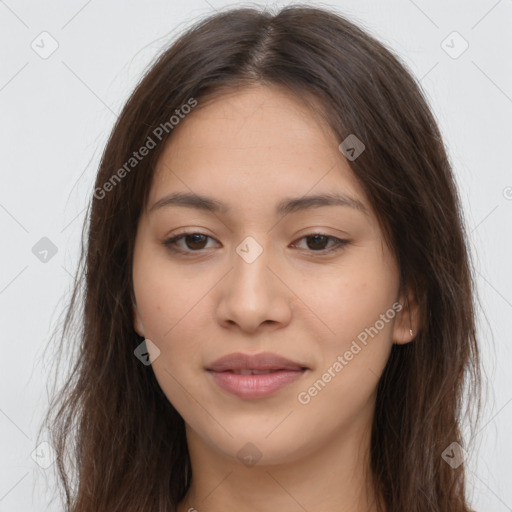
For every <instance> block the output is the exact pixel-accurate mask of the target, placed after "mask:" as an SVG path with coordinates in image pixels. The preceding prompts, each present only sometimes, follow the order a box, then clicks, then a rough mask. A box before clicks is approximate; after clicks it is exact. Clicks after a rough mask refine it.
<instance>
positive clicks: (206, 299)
mask: <svg viewBox="0 0 512 512" xmlns="http://www.w3.org/2000/svg"><path fill="white" fill-rule="evenodd" d="M88 228H89V231H88V238H87V247H86V250H85V253H84V254H83V255H82V256H83V258H82V259H81V262H82V263H84V265H81V266H80V272H81V273H80V277H82V278H83V283H84V306H83V311H80V312H79V315H80V317H81V318H82V319H83V320H82V321H83V324H82V329H81V333H80V341H79V343H80V345H79V354H78V355H77V359H76V364H75V367H74V368H73V371H72V373H71V375H70V376H69V380H68V382H67V384H66V385H65V386H64V388H63V389H62V391H61V393H60V394H59V395H58V396H57V397H56V399H55V402H54V403H52V406H51V409H50V411H49V413H48V417H47V423H48V425H49V428H50V429H51V430H52V433H53V441H54V445H55V449H56V450H57V453H58V455H59V459H58V468H59V475H60V478H61V480H62V484H63V487H64V490H65V492H66V507H67V510H68V511H70V512H71V511H72V512H81V511H91V510H98V511H100V510H105V511H107V510H108V511H109V512H114V511H123V512H127V511H131V510H133V511H138V512H141V511H146V510H147V511H156V510H159V511H178V512H185V511H193V510H197V511H199V512H203V511H205V512H206V511H210V512H214V511H219V510H234V509H235V508H236V509H243V510H246V511H256V510H258V511H260V510H276V509H278V508H280V509H282V510H287V511H295V510H297V511H299V510H308V511H315V512H322V511H326V510H343V511H349V510H350V511H387V512H402V511H403V512H405V511H408V512H410V511H412V510H414V511H425V512H426V511H439V512H441V511H442V512H448V511H450V512H463V511H464V512H467V511H470V510H471V509H470V506H469V504H468V503H467V498H466V487H465V464H464V456H465V453H466V451H467V447H464V445H465V443H464V440H463V439H462V435H461V427H462V423H461V422H462V419H463V417H464V415H463V413H464V405H465V404H464V400H463V395H462V392H463V389H464V387H465V386H467V389H468V390H469V391H470V393H469V394H468V398H469V400H468V404H467V407H468V409H470V408H471V406H472V405H478V391H479V381H480V373H479V371H480V370H479V355H478V345H477V340H476V333H475V312H474V290H473V277H472V271H471V266H470V257H469V252H468V246H467V241H466V235H465V231H464V224H463V217H462V211H461V206H460V202H459V198H458V194H457V190H456V187H455V184H454V179H453V175H452V171H451V167H450V164H449V161H448V159H447V155H446V151H445V148H444V145H443V142H442V139H441V136H440V133H439V130H438V128H437V125H436V122H435V120H434V118H433V116H432V114H431V112H430V110H429V108H428V106H427V103H426V101H425V99H424V98H423V96H422V94H421V92H420V90H419V87H418V85H417V83H416V82H415V81H414V79H413V78H412V77H411V75H410V74H409V73H408V71H407V70H406V68H405V66H404V65H403V64H402V63H401V62H400V60H399V59H398V58H397V57H396V56H394V55H393V54H392V53H391V52H390V51H389V50H388V49H386V48H385V47H384V46H383V45H382V44H381V43H379V42H378V41H376V40H375V39H374V38H372V37H371V36H369V35H368V34H367V33H365V32H363V31H362V30H361V29H360V28H358V27H357V26H355V25H354V24H352V23H351V22H349V21H348V20H346V19H345V18H343V17H341V16H340V15H337V14H335V13H333V12H330V11H327V10H324V9H318V8H311V7H303V6H289V7H286V8H284V9H283V10H281V11H280V12H279V13H277V14H275V15H271V14H269V13H268V12H260V11H258V10H255V9H249V8H239V9H233V10H230V11H226V12H222V13H218V14H215V15H213V16H211V17H209V18H208V19H206V20H204V21H202V22H200V23H198V24H197V25H195V26H194V27H192V28H191V29H189V30H188V31H187V33H185V34H184V35H182V36H181V37H180V38H179V39H178V40H177V41H176V42H175V43H174V44H173V45H172V46H171V47H170V48H169V49H168V50H166V51H165V52H164V53H163V54H162V55H161V56H160V57H159V58H158V60H157V61H156V62H155V63H154V65H153V66H152V67H151V69H150V70H149V71H148V72H147V73H146V75H145V76H144V78H143V79H142V81H141V82H140V84H139V85H138V86H137V88H136V89H135V91H134V92H133V94H132V96H131V97H130V98H129V100H128V102H127V104H126V105H125V107H124V109H123V111H122V113H121V115H120V116H119V119H118V121H117V123H116V126H115V127H114V129H113V132H112V134H111V137H110V140H109V141H108V144H107V147H106V149H105V152H104V154H103V158H102V161H101V165H100V168H99V171H98V175H97V180H96V184H95V189H94V192H93V198H92V204H91V212H90V219H89V225H88ZM81 281H82V280H81V279H78V280H77V288H76V289H75V292H74V296H73V300H72V302H71V305H70V309H69V314H68V317H67V321H66V328H65V330H64V336H63V338H64V337H65V335H66V334H67V333H69V332H71V328H70V325H71V323H72V322H71V319H72V317H73V313H74V312H76V308H77V305H76V299H77V298H78V293H79V291H80V288H79V287H80V282H81ZM71 444H73V446H74V451H73V452H72V453H71V455H70V457H71V459H72V463H73V464H74V465H75V468H76V471H75V472H74V473H70V469H69V468H68V467H67V466H66V463H65V459H64V454H65V453H66V454H67V453H68V451H67V450H69V447H70V445H71ZM68 456H69V455H68Z"/></svg>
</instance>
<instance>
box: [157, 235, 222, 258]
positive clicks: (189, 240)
mask: <svg viewBox="0 0 512 512" xmlns="http://www.w3.org/2000/svg"><path fill="white" fill-rule="evenodd" d="M208 239H211V240H213V238H212V237H210V236H208V235H204V234H203V233H181V234H180V235H177V236H174V237H172V238H169V239H168V240H166V241H165V242H163V244H164V245H165V246H166V247H167V248H168V249H169V250H171V251H173V252H180V253H185V254H186V253H194V252H200V251H202V250H203V249H205V248H206V245H207V242H208ZM180 242H184V244H183V243H180Z"/></svg>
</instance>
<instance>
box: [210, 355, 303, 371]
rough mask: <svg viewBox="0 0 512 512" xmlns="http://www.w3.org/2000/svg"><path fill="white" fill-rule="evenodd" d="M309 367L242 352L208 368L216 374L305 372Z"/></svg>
mask: <svg viewBox="0 0 512 512" xmlns="http://www.w3.org/2000/svg"><path fill="white" fill-rule="evenodd" d="M306 368H307V367H306V366H305V365H303V364H300V363H296V362H294V361H291V360H290V359H286V358H285V357H282V356H279V355H277V354H273V353H271V352H262V353H260V354H243V353H240V352H237V353H233V354H228V355H226V356H223V357H221V358H219V359H217V360H215V361H214V362H213V363H211V364H210V365H208V366H207V367H206V369H207V370H211V371H214V372H225V371H229V370H232V371H237V370H295V371H297V370H304V369H306Z"/></svg>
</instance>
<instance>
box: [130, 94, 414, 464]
mask: <svg viewBox="0 0 512 512" xmlns="http://www.w3.org/2000/svg"><path fill="white" fill-rule="evenodd" d="M340 142H341V141H339V140H337V138H336V137H335V136H334V135H333V134H332V132H330V131H329V130H328V128H327V126H326V125H325V124H323V123H322V121H321V120H320V119H319V118H318V116H317V115H316V114H315V112H314V111H311V110H308V109H307V108H306V107H304V106H303V105H302V104H301V103H299V102H298V101H297V100H296V99H294V98H293V97H292V96H290V95H288V94H287V93H286V92H284V91H282V90H280V89H276V88H267V87H263V86H255V87H251V88H247V89H243V90H239V91H237V92H233V93H230V94H229V95H223V96H220V97H219V98H217V99H216V100H214V101H211V102H209V103H207V104H205V105H201V102H199V105H198V107H197V108H196V109H195V110H194V111H193V113H191V114H190V115H189V116H188V117H187V118H185V119H184V120H182V121H181V124H180V125H179V126H178V127H177V128H175V130H174V132H173V135H172V138H171V139H170V141H169V142H168V144H167V146H166V149H165V151H164V153H163V154H162V156H161V157H160V159H159V162H158V165H157V169H156V173H155V177H154V181H153V183H152V188H151V191H150V194H149V200H148V208H147V209H146V211H145V212H143V214H142V216H141V219H140V223H139V226H138V231H137V237H136V243H135V251H134V262H133V285H134V293H135V301H136V306H135V308H134V328H135V330H136V331H137V332H138V333H139V334H140V335H141V336H144V337H145V338H146V339H148V340H151V343H149V342H148V346H149V348H150V353H151V355H152V358H154V360H153V362H152V369H153V371H154V373H155V376H156V378H157V380H158V382H159V384H160V386H161V388H162V390H163V391H164V393H165V395H166V396H167V397H168V399H169V401H170V402H171V403H172V404H173V405H174V407H175V408H176V409H177V411H178V412H179V413H180V414H181V416H182V417H183V419H184V420H185V423H186V428H187V437H188V439H189V441H190V439H192V438H195V439H198V440H200V442H201V443H203V444H204V445H205V446H208V447H209V448H210V449H211V450H212V451H215V452H216V453H218V454H219V455H222V456H225V457H238V458H240V456H241V454H242V455H243V454H244V450H246V451H247V450H249V451H251V450H253V451H254V454H253V455H255V456H257V457H258V458H261V462H260V463H263V462H265V463H268V464H277V463H282V462H286V461H288V462H291V461H293V460H294V459H297V458H298V457H300V456H303V455H305V454H307V453H314V452H315V451H317V450H319V449H320V448H321V447H322V445H326V444H329V443H332V442H335V441H336V439H347V438H350V435H352V434H351V433H353V432H355V431H356V430H357V429H359V430H360V429H361V428H368V427H369V425H370V423H371V417H372V414H373V409H374V406H375V393H376V386H377V382H378V378H379V376H380V375H381V373H382V371H383V369H384V366H385V364H386V361H387V359H388V356H389V353H390V350H391V346H392V343H393V341H394V342H395V343H406V342H408V341H410V339H411V338H412V336H410V334H409V328H410V327H411V325H410V323H409V313H408V312H407V314H406V315H405V314H404V313H405V297H401V296H400V295H399V269H398V267H397V264H396V261H395V259H394V257H393V256H392V254H391V252H390V250H389V249H388V247H387V245H386V244H385V242H384V239H383V235H382V232H381V230H380V229H379V225H378V222H377V218H376V216H375V214H374V212H373V211H372V208H371V204H370V203H369V202H368V200H367V198H366V197H365V194H364V192H363V190H362V188H361V187H360V186H359V184H358V182H357V180H356V178H355V176H354V174H353V172H352V171H351V169H350V167H349V165H348V162H347V160H346V159H345V158H344V156H343V154H342V153H341V152H340V150H339V149H338V146H339V143H340ZM177 193H180V194H193V195H194V196H195V198H196V201H195V203H196V204H195V205H194V204H193V203H194V201H190V200H184V199H183V197H184V196H182V200H181V201H176V200H175V201H171V200H170V199H169V197H168V196H170V195H171V194H177ZM322 195H330V196H334V195H337V196H338V198H345V199H344V200H343V201H340V202H339V203H334V202H332V203H331V204H328V202H326V201H325V200H321V199H316V200H312V199H311V198H312V197H313V196H322ZM197 196H201V197H204V198H208V200H209V201H211V202H212V203H204V202H203V203H201V204H202V206H201V205H200V203H199V202H198V201H197ZM166 198H167V200H166ZM348 198H350V199H348ZM297 199H299V201H295V202H293V201H294V200H297ZM162 200H163V201H162ZM283 205H287V206H286V207H285V206H283ZM279 207H280V208H279ZM399 302H400V304H399ZM402 305H403V306H402ZM400 310H401V311H400ZM413 327H414V326H413ZM233 353H238V354H240V353H241V354H245V355H257V354H262V353H271V354H274V355H275V356H279V357H282V358H286V359H288V360H290V361H291V362H292V363H293V364H292V365H291V366H288V367H286V365H284V364H282V362H277V363H276V361H273V360H272V359H270V360H269V359H268V358H267V359H266V360H265V361H266V362H267V363H268V362H269V361H270V362H271V363H272V361H273V364H274V366H275V367H273V369H272V374H273V375H272V374H271V373H269V372H270V367H266V368H264V370H262V371H265V374H263V375H240V374H239V373H240V372H239V369H240V368H238V369H236V368H235V369H234V370H235V371H229V370H224V371H220V369H218V370H219V371H211V368H212V366H213V365H214V362H215V361H216V360H217V359H219V358H221V357H223V356H226V355H229V354H233ZM236 364H238V365H239V366H240V365H242V366H243V364H242V363H233V365H235V366H236ZM279 368H280V369H279ZM300 368H302V370H301V369H300ZM304 368H305V369H304ZM232 370H233V368H232ZM237 373H238V374H237ZM228 374H230V375H228ZM247 443H251V445H248V444H247Z"/></svg>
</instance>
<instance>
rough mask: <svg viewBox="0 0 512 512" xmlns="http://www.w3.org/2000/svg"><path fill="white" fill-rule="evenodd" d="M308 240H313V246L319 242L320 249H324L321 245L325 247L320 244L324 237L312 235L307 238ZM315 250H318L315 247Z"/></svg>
mask: <svg viewBox="0 0 512 512" xmlns="http://www.w3.org/2000/svg"><path fill="white" fill-rule="evenodd" d="M308 238H310V239H313V240H314V242H313V244H315V243H317V242H320V245H322V247H320V249H324V248H325V247H323V245H325V243H324V244H322V243H321V240H322V239H323V241H324V242H325V239H326V237H325V236H324V235H313V236H310V237H308ZM319 239H320V240H319ZM310 248H313V249H314V248H315V247H310ZM317 249H318V247H317Z"/></svg>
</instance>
